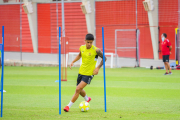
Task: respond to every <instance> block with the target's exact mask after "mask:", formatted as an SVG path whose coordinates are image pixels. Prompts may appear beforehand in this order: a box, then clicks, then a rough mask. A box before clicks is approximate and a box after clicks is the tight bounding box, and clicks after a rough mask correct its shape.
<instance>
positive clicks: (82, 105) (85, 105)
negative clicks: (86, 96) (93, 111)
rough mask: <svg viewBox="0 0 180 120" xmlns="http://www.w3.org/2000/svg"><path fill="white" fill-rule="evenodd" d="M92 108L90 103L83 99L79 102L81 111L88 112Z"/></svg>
mask: <svg viewBox="0 0 180 120" xmlns="http://www.w3.org/2000/svg"><path fill="white" fill-rule="evenodd" d="M89 108H90V105H89V103H88V102H86V101H83V102H81V103H80V104H79V109H80V111H81V112H87V111H88V110H89Z"/></svg>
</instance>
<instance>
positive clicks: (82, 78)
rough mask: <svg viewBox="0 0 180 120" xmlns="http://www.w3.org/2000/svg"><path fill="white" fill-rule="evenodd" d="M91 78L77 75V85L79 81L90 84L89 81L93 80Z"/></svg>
mask: <svg viewBox="0 0 180 120" xmlns="http://www.w3.org/2000/svg"><path fill="white" fill-rule="evenodd" d="M93 77H94V75H91V76H86V75H81V74H78V78H77V85H78V84H79V83H80V82H81V81H84V82H85V83H87V84H90V83H91V80H92V79H93Z"/></svg>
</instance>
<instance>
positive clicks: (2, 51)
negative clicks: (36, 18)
mask: <svg viewBox="0 0 180 120" xmlns="http://www.w3.org/2000/svg"><path fill="white" fill-rule="evenodd" d="M1 56H2V63H1V64H2V73H1V117H2V116H3V79H4V26H2V50H1Z"/></svg>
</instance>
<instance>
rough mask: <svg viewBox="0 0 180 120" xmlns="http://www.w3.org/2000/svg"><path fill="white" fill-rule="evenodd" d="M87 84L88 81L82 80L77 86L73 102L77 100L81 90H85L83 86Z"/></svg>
mask: <svg viewBox="0 0 180 120" xmlns="http://www.w3.org/2000/svg"><path fill="white" fill-rule="evenodd" d="M86 85H87V83H86V82H84V81H81V82H80V83H79V85H78V86H77V87H76V91H75V93H74V95H73V97H72V99H71V101H72V102H73V103H74V102H75V101H76V100H77V98H78V97H79V94H80V92H81V90H83V88H84V87H85V86H86Z"/></svg>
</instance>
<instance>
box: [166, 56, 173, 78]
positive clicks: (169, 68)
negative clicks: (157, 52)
mask: <svg viewBox="0 0 180 120" xmlns="http://www.w3.org/2000/svg"><path fill="white" fill-rule="evenodd" d="M166 59H167V67H168V70H169V75H171V74H172V72H171V67H170V64H169V55H167V58H166Z"/></svg>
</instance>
